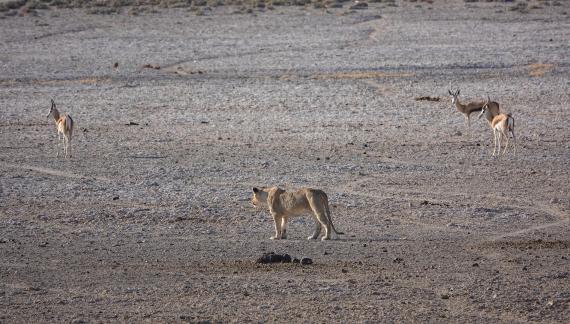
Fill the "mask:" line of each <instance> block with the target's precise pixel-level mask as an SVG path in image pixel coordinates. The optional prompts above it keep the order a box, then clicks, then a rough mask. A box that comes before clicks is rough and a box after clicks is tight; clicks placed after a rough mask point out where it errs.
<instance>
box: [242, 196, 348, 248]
mask: <svg viewBox="0 0 570 324" xmlns="http://www.w3.org/2000/svg"><path fill="white" fill-rule="evenodd" d="M251 203H252V205H253V206H255V207H257V206H258V205H264V206H265V205H267V207H269V212H270V213H271V215H272V216H273V220H274V221H275V235H274V236H272V237H271V239H272V240H276V239H286V238H287V219H288V218H289V217H290V216H298V215H302V214H304V213H306V212H309V213H312V214H313V217H314V218H315V231H314V232H313V235H311V236H309V237H308V239H309V240H314V239H316V238H317V237H318V236H319V234H320V233H321V228H322V227H324V229H325V235H324V236H323V238H322V240H323V241H324V240H330V239H331V234H332V231H334V232H335V233H336V234H344V233H342V232H338V231H337V230H336V228H335V227H334V225H333V223H332V220H331V213H330V210H329V199H328V197H327V194H326V193H324V192H323V191H322V190H318V189H310V188H302V189H299V190H297V191H294V192H287V191H285V190H283V189H280V188H277V187H271V188H261V189H258V188H253V196H252V198H251Z"/></svg>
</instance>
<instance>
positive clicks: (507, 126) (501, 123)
mask: <svg viewBox="0 0 570 324" xmlns="http://www.w3.org/2000/svg"><path fill="white" fill-rule="evenodd" d="M490 102H491V99H490V98H489V97H487V102H485V104H484V105H483V107H482V109H481V114H479V118H481V117H482V116H483V115H485V116H488V110H489V103H490ZM489 124H490V125H491V129H493V139H494V141H493V142H494V144H495V146H494V147H493V156H495V150H496V148H497V143H499V151H498V152H497V155H500V154H501V142H502V141H503V137H504V138H505V140H506V143H505V148H504V149H503V155H504V154H505V152H507V148H508V147H509V135H508V132H511V134H512V135H513V145H514V154H516V153H517V139H516V137H515V119H514V118H513V116H511V114H498V115H496V116H495V117H493V119H492V120H491V122H490V123H489Z"/></svg>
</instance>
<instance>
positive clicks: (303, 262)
mask: <svg viewBox="0 0 570 324" xmlns="http://www.w3.org/2000/svg"><path fill="white" fill-rule="evenodd" d="M301 264H304V265H308V264H313V259H310V258H307V257H302V258H301Z"/></svg>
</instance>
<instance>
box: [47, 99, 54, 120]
mask: <svg viewBox="0 0 570 324" xmlns="http://www.w3.org/2000/svg"><path fill="white" fill-rule="evenodd" d="M54 109H56V108H55V102H54V101H53V99H51V108H50V109H49V113H48V114H47V117H46V118H49V117H50V116H51V115H52V114H53V113H54ZM55 111H57V110H55Z"/></svg>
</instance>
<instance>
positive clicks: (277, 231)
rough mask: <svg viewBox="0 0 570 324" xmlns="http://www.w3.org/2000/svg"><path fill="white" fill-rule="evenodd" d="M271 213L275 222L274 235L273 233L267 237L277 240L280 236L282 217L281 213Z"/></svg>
mask: <svg viewBox="0 0 570 324" xmlns="http://www.w3.org/2000/svg"><path fill="white" fill-rule="evenodd" d="M271 215H272V216H273V222H274V223H275V235H273V236H272V237H270V238H269V239H271V240H279V239H281V238H282V235H281V234H282V233H281V225H282V222H283V217H282V216H281V215H278V214H276V213H272V214H271Z"/></svg>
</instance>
